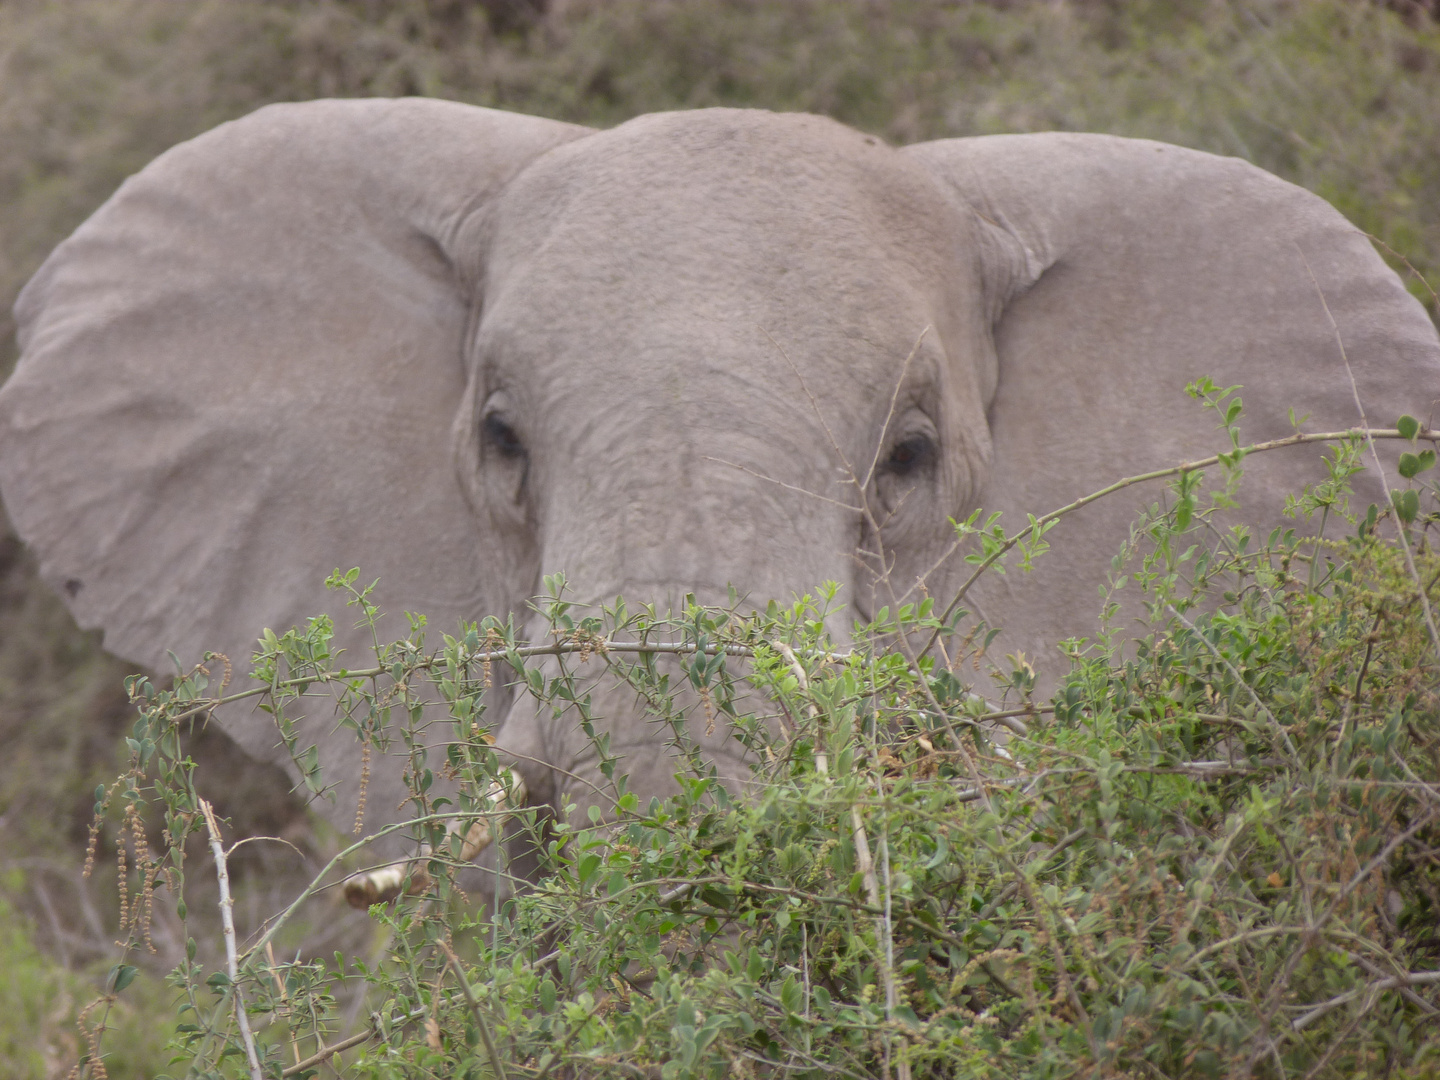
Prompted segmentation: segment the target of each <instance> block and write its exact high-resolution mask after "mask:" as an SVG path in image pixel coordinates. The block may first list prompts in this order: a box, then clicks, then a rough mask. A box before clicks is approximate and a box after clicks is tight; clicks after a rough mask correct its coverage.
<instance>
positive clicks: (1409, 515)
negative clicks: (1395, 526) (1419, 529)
mask: <svg viewBox="0 0 1440 1080" xmlns="http://www.w3.org/2000/svg"><path fill="white" fill-rule="evenodd" d="M1390 501H1391V502H1392V503H1393V504H1394V506H1395V513H1396V515H1397V516H1398V517H1399V518H1400V520H1401V521H1403V522H1404V523H1405V524H1406V525H1409V524H1410V523H1411V522H1413V521H1414V520H1415V517H1416V515H1418V514H1419V513H1420V496H1419V494H1418V493H1417V492H1415V491H1414V490H1410V491H1392V492H1391V493H1390Z"/></svg>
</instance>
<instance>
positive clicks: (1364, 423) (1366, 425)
mask: <svg viewBox="0 0 1440 1080" xmlns="http://www.w3.org/2000/svg"><path fill="white" fill-rule="evenodd" d="M1295 250H1296V251H1298V252H1300V258H1301V260H1302V261H1303V262H1304V263H1305V272H1306V273H1308V274H1309V275H1310V280H1311V281H1312V282H1314V284H1315V292H1316V294H1317V295H1318V296H1319V297H1320V306H1321V307H1323V308H1324V309H1325V318H1327V319H1329V320H1330V329H1331V330H1332V331H1334V333H1335V344H1336V345H1337V346H1338V347H1339V349H1340V359H1341V361H1342V362H1343V363H1344V364H1345V374H1346V375H1347V376H1349V378H1350V392H1351V393H1352V394H1353V395H1354V396H1355V411H1356V412H1358V413H1359V414H1360V424H1361V428H1362V430H1363V431H1364V432H1365V444H1366V446H1367V447H1369V450H1370V459H1371V460H1372V461H1374V462H1375V472H1376V474H1377V475H1378V476H1379V477H1380V486H1381V487H1382V488H1384V489H1385V493H1386V497H1387V498H1388V497H1389V493H1390V482H1389V481H1388V480H1386V479H1385V466H1384V464H1383V463H1382V462H1381V460H1380V452H1379V451H1378V450H1376V449H1375V439H1374V437H1373V435H1372V434H1371V431H1370V421H1369V420H1368V419H1367V418H1366V416H1365V404H1364V402H1362V401H1361V400H1360V384H1359V383H1357V382H1356V381H1355V370H1354V369H1353V368H1352V367H1351V366H1350V355H1349V353H1347V352H1346V351H1345V339H1344V338H1342V337H1341V336H1340V327H1339V326H1338V325H1337V324H1336V322H1335V316H1334V315H1333V314H1331V312H1330V302H1329V301H1328V300H1326V299H1325V290H1324V289H1322V288H1320V282H1319V280H1318V279H1317V278H1316V277H1315V271H1314V270H1312V269H1311V268H1310V260H1309V259H1307V258H1306V257H1305V251H1304V249H1302V248H1301V247H1300V245H1299V244H1296V245H1295ZM1417 437H1418V436H1417ZM1395 533H1396V536H1397V537H1398V538H1399V540H1400V550H1401V551H1403V552H1404V553H1405V565H1406V566H1407V567H1408V568H1409V570H1410V577H1411V578H1413V579H1414V581H1415V587H1416V589H1418V590H1419V592H1420V610H1421V612H1422V613H1423V614H1424V616H1425V629H1426V630H1428V631H1429V632H1430V647H1431V648H1432V649H1434V650H1435V659H1436V660H1437V661H1440V630H1437V629H1436V626H1435V613H1434V612H1433V611H1431V610H1430V597H1428V596H1427V595H1425V582H1424V580H1423V579H1422V578H1421V577H1420V571H1419V570H1417V569H1416V567H1415V553H1414V552H1413V551H1411V550H1410V535H1409V532H1408V531H1407V529H1406V528H1405V523H1404V522H1403V521H1398V520H1397V521H1396V527H1395Z"/></svg>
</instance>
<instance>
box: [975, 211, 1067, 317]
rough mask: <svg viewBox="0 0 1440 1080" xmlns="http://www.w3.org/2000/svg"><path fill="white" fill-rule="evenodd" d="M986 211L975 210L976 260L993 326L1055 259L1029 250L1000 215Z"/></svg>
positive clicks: (1041, 252)
mask: <svg viewBox="0 0 1440 1080" xmlns="http://www.w3.org/2000/svg"><path fill="white" fill-rule="evenodd" d="M987 209H988V208H987ZM987 209H979V208H977V209H976V210H975V211H974V214H975V258H976V261H977V263H978V264H979V270H980V288H981V291H982V295H983V299H984V303H985V313H986V316H987V317H988V319H989V321H990V325H991V326H992V327H993V326H995V325H996V324H997V323H999V321H1000V319H1001V318H1002V317H1003V316H1004V314H1005V308H1006V306H1007V305H1008V304H1009V303H1010V302H1011V301H1013V300H1014V299H1015V298H1016V297H1019V296H1021V295H1023V294H1024V293H1025V292H1026V291H1028V290H1029V289H1030V287H1031V286H1033V285H1034V284H1035V283H1036V282H1037V281H1039V280H1040V275H1041V274H1043V273H1045V271H1046V270H1048V269H1049V268H1050V266H1051V265H1053V262H1054V259H1053V255H1052V253H1050V252H1044V251H1038V250H1035V249H1033V248H1031V247H1028V246H1027V245H1026V244H1025V242H1024V240H1022V239H1021V237H1020V234H1019V232H1018V231H1016V229H1015V228H1014V226H1013V225H1011V224H1010V222H1009V221H1007V220H1006V219H1005V217H1004V215H1003V214H1000V213H998V212H987Z"/></svg>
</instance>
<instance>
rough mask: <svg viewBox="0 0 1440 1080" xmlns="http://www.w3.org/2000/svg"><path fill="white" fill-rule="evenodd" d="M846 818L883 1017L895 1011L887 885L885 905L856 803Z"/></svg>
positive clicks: (890, 1016) (887, 1057)
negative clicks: (869, 923)
mask: <svg viewBox="0 0 1440 1080" xmlns="http://www.w3.org/2000/svg"><path fill="white" fill-rule="evenodd" d="M850 822H851V824H852V825H853V827H854V837H855V861H856V863H857V864H858V866H859V868H860V876H861V878H862V879H863V880H864V882H865V898H866V899H867V900H868V901H869V902H870V907H871V909H873V910H875V911H876V912H877V914H876V915H875V937H876V940H877V942H878V943H879V944H880V946H881V949H882V952H881V958H882V960H884V963H883V964H882V965H881V972H882V977H883V979H884V982H885V1016H886V1019H887V1020H890V1019H893V1018H894V1012H895V1003H894V1002H895V973H894V971H893V970H892V968H891V965H890V960H891V959H892V958H893V956H894V950H893V948H892V946H891V944H890V914H889V912H890V907H889V899H890V893H889V886H888V876H887V886H886V893H885V900H886V903H885V906H883V907H882V906H881V903H880V883H879V881H878V880H877V878H876V877H875V860H874V858H872V857H871V855H870V840H869V838H868V837H866V835H865V822H864V821H863V820H862V819H861V817H860V806H859V804H858V803H857V804H853V805H851V807H850ZM881 856H882V858H883V857H884V856H885V850H884V848H882V849H881ZM886 872H887V875H888V872H889V871H888V868H887V871H886ZM885 1076H886V1078H887V1080H888V1078H889V1076H890V1040H889V1037H888V1035H887V1037H886V1040H885ZM903 1076H904V1077H906V1078H908V1076H909V1066H908V1065H907V1066H905V1072H904V1074H903Z"/></svg>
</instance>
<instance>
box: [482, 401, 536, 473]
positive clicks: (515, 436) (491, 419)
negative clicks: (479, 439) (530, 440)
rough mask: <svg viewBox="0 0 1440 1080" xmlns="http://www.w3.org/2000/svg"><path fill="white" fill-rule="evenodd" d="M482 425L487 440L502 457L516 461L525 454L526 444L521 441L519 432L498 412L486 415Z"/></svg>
mask: <svg viewBox="0 0 1440 1080" xmlns="http://www.w3.org/2000/svg"><path fill="white" fill-rule="evenodd" d="M480 426H481V430H482V431H483V432H484V435H485V441H486V442H487V443H489V444H490V446H491V447H493V448H494V450H495V452H496V453H497V454H499V455H500V456H501V457H502V458H507V459H509V460H511V461H516V460H518V459H520V458H523V457H524V456H525V444H524V443H523V442H521V441H520V435H519V433H518V432H516V430H515V429H514V428H513V427H511V426H510V425H509V424H507V423H506V422H505V421H504V420H502V419H500V417H499V416H498V415H497V414H496V413H491V414H490V415H489V416H487V417H485V419H484V420H483V421H482V422H481V425H480Z"/></svg>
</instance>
